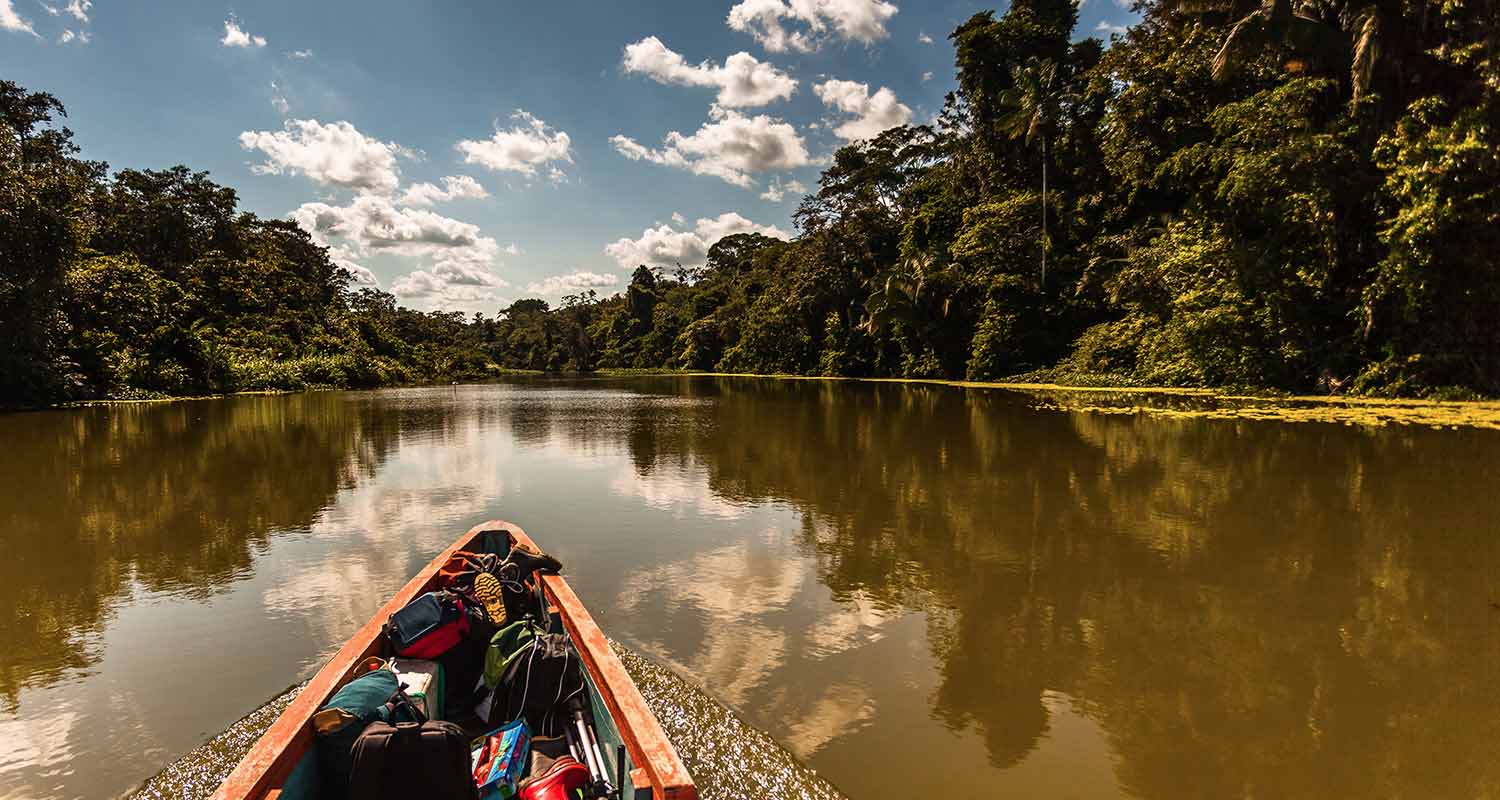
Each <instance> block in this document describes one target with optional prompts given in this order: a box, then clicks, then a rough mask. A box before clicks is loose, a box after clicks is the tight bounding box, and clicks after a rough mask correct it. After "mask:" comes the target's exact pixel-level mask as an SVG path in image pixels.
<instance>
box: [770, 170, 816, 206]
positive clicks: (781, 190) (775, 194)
mask: <svg viewBox="0 0 1500 800" xmlns="http://www.w3.org/2000/svg"><path fill="white" fill-rule="evenodd" d="M806 193H807V187H806V186H803V185H802V182H801V181H796V180H791V181H786V182H782V180H781V178H780V177H779V176H778V177H776V178H772V179H771V185H770V186H768V187H766V190H765V191H764V192H762V193H761V196H760V199H762V200H770V201H771V202H773V203H780V202H781V201H782V200H785V199H786V196H787V195H789V194H806Z"/></svg>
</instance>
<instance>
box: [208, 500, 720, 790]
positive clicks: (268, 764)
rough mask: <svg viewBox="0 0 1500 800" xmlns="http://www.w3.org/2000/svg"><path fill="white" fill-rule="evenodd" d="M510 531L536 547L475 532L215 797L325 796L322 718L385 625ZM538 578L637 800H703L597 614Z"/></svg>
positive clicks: (342, 660)
mask: <svg viewBox="0 0 1500 800" xmlns="http://www.w3.org/2000/svg"><path fill="white" fill-rule="evenodd" d="M501 532H503V533H508V534H509V535H510V536H511V537H512V538H513V539H514V540H515V542H516V543H518V544H520V545H523V546H526V545H530V546H532V547H535V543H534V542H532V540H531V538H530V537H529V536H527V535H526V532H525V531H523V530H521V528H520V527H519V526H517V525H513V524H511V523H508V522H504V521H500V520H491V521H489V522H484V523H481V524H479V525H475V526H474V527H473V528H471V529H469V531H468V532H467V533H465V534H464V535H463V536H462V537H460V538H459V539H458V541H456V542H454V543H453V545H452V546H451V547H449V548H448V549H446V550H444V551H443V552H442V553H439V554H438V556H437V557H436V558H434V559H433V560H432V562H431V563H429V564H428V565H427V566H426V567H423V568H422V570H421V571H420V572H418V573H417V575H416V576H415V577H413V578H412V579H411V581H410V582H408V583H407V584H406V586H404V587H402V588H401V590H400V591H398V592H397V593H396V594H395V596H393V597H392V598H391V599H390V601H389V602H387V603H386V604H385V605H384V606H382V607H381V609H380V610H379V611H377V612H376V613H375V616H374V617H373V618H372V619H371V620H370V621H369V622H366V623H365V624H364V626H363V627H361V628H360V629H359V630H358V631H356V632H355V634H354V636H352V637H351V638H350V639H349V641H348V642H347V643H345V644H344V646H343V647H342V648H340V649H339V651H338V653H336V654H334V656H333V658H331V659H329V661H328V663H327V664H325V665H324V666H323V668H322V669H320V670H319V671H318V674H317V675H315V676H313V678H312V680H310V681H308V683H307V685H306V686H305V687H304V688H303V689H302V691H301V692H300V693H299V694H298V695H297V697H296V699H294V700H293V701H292V702H291V704H290V705H288V706H287V708H286V710H285V711H283V712H282V713H281V716H280V717H279V718H278V719H277V720H276V722H275V723H273V724H272V725H271V727H270V729H269V730H267V731H266V733H265V734H264V735H263V736H261V738H260V740H259V741H258V742H256V744H255V746H254V747H252V748H251V750H250V752H249V753H248V754H247V755H246V756H245V758H244V759H243V760H241V761H240V764H239V766H237V767H236V768H235V769H234V771H233V772H232V773H230V775H229V777H228V778H227V779H225V781H224V783H223V784H222V785H221V786H220V787H219V788H218V790H217V791H215V792H214V795H213V797H214V800H301V799H302V798H305V797H317V796H318V795H317V793H316V784H317V781H316V780H315V779H313V778H312V777H311V776H312V773H313V772H314V771H315V768H316V760H317V759H316V758H314V757H313V755H314V754H313V747H314V744H315V736H314V733H313V727H312V716H313V714H314V713H315V712H316V711H317V710H318V709H319V708H320V707H322V706H323V704H325V703H326V702H327V701H328V699H329V698H330V697H332V696H333V694H334V692H336V691H338V689H339V687H341V686H343V685H344V683H346V682H347V681H348V680H349V679H350V678H352V677H353V675H354V672H355V670H356V669H357V668H358V667H359V665H360V664H361V663H363V662H364V660H365V659H366V658H368V657H370V656H378V655H381V654H382V653H383V652H384V644H385V642H384V634H383V630H382V629H383V627H384V624H385V622H386V620H387V619H389V618H390V616H391V614H393V613H395V612H397V611H399V610H400V609H402V608H403V607H405V606H406V604H407V603H410V602H411V601H412V600H414V599H415V598H417V597H418V596H420V595H422V594H424V593H425V592H428V591H432V590H434V589H436V588H438V587H437V586H436V581H437V572H438V570H439V569H440V568H441V567H442V566H443V565H444V564H446V563H447V562H448V559H449V557H450V556H452V555H453V554H454V553H456V552H458V551H460V550H470V549H481V548H480V547H478V546H477V545H478V544H479V543H480V542H481V541H483V539H484V537H485V535H486V534H496V533H501ZM538 577H539V579H540V583H541V589H542V592H543V596H544V599H545V601H546V606H547V611H548V612H549V615H550V616H551V620H550V621H549V622H550V623H551V624H552V625H553V626H554V627H559V626H560V627H561V628H562V629H563V630H565V631H566V632H567V633H568V635H569V636H570V637H571V638H572V640H573V644H574V646H575V647H576V649H577V650H578V653H579V656H580V658H581V660H582V661H583V664H584V667H585V672H586V677H587V678H588V683H589V686H590V689H591V692H592V694H593V697H592V700H593V701H594V705H595V717H596V719H597V720H598V722H599V725H598V727H599V729H600V730H599V737H600V739H601V742H600V744H601V745H602V746H603V748H604V750H605V751H606V756H607V760H609V761H610V765H609V766H610V768H611V771H613V770H614V769H615V768H616V766H615V764H614V763H613V762H614V758H615V756H614V751H615V750H616V747H615V746H614V745H616V744H618V745H623V746H624V752H625V755H626V772H627V775H628V777H627V782H628V784H629V785H630V787H631V788H632V789H634V797H635V798H636V800H648V799H651V800H696V798H697V796H698V793H697V790H696V788H695V787H694V786H693V782H692V779H691V778H690V777H689V776H688V773H687V769H686V768H685V767H684V766H683V764H682V760H681V759H680V758H679V757H678V755H677V751H676V749H675V748H674V747H673V746H672V743H671V742H670V741H669V740H668V739H667V737H666V734H665V733H663V732H662V729H661V725H660V724H659V723H658V722H657V720H656V717H655V716H654V715H652V713H651V710H650V709H649V708H648V707H647V706H646V701H645V698H643V697H642V696H641V693H640V690H639V689H637V688H636V685H635V682H634V681H632V680H631V678H630V675H629V674H628V673H626V671H625V667H624V665H623V664H621V663H620V659H619V657H618V656H616V655H615V652H614V650H613V649H611V647H610V645H609V640H608V639H607V638H606V637H605V636H604V632H603V631H601V630H600V629H599V626H598V625H597V624H595V623H594V619H593V617H592V616H591V615H590V614H589V612H588V609H587V608H585V607H584V605H583V603H582V602H581V601H580V600H579V599H578V595H577V594H575V593H574V592H573V589H572V587H570V586H569V585H568V582H567V581H566V580H565V579H564V578H563V577H562V576H561V575H541V576H538ZM600 712H605V713H602V714H601V713H600ZM606 723H608V724H606Z"/></svg>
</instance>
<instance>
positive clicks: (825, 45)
mask: <svg viewBox="0 0 1500 800" xmlns="http://www.w3.org/2000/svg"><path fill="white" fill-rule="evenodd" d="M990 8H997V7H996V6H995V5H994V4H992V3H976V2H967V1H966V0H926V1H925V2H917V0H679V1H677V2H658V3H632V2H623V1H622V0H604V1H603V2H601V1H600V0H592V1H591V2H577V1H575V0H550V1H549V2H521V1H520V0H494V1H492V2H484V3H458V2H438V3H433V2H400V3H397V2H387V0H364V2H359V3H353V2H342V0H336V1H334V2H321V3H307V2H281V1H276V2H260V3H255V4H253V5H248V4H237V5H220V4H215V3H204V2H187V1H186V0H160V2H153V3H149V4H147V3H135V4H127V3H121V2H117V0H97V2H88V0H0V78H5V79H8V80H13V81H16V82H18V83H20V84H21V85H22V86H25V87H26V88H28V89H31V90H42V91H48V92H52V93H53V94H55V95H57V96H58V97H59V98H60V99H61V100H62V101H63V102H64V103H65V104H66V105H67V108H68V112H69V120H68V124H69V125H70V126H71V127H72V128H73V129H74V131H75V132H76V135H77V141H78V142H79V144H80V145H81V146H82V147H83V149H84V154H85V156H87V157H89V158H95V159H100V160H103V161H107V162H109V164H110V165H111V166H113V167H116V168H120V167H137V168H160V167H167V166H171V165H174V164H179V163H180V164H186V165H188V166H190V167H192V168H194V169H202V170H208V171H209V172H210V173H211V174H212V176H213V178H214V179H215V180H217V181H218V182H220V183H223V184H226V185H229V186H232V187H234V188H235V189H237V190H238V191H239V195H240V199H241V203H242V205H243V206H244V207H245V208H247V209H248V210H251V211H254V212H256V213H259V214H261V215H264V216H274V217H291V218H293V219H296V220H298V221H299V222H300V223H301V224H302V225H303V226H304V227H307V228H308V229H309V230H310V231H312V232H313V233H314V235H315V236H316V237H317V238H318V239H319V240H320V241H321V242H323V243H326V244H328V245H330V246H331V247H333V248H334V253H335V257H336V258H337V259H339V260H340V261H341V262H342V263H345V264H346V265H348V266H350V268H351V269H352V270H354V271H356V272H357V273H358V274H359V275H360V276H361V279H362V280H366V281H374V282H376V283H378V285H379V286H380V287H381V288H383V289H385V290H387V291H392V292H394V293H396V294H397V296H398V297H399V298H400V299H401V301H402V302H403V303H405V304H407V305H411V306H413V307H417V308H424V309H430V308H444V309H456V310H465V311H476V310H477V311H484V312H486V313H494V312H495V311H496V310H497V309H498V308H500V307H501V306H502V305H503V304H505V303H507V302H509V301H510V300H514V299H517V298H520V297H524V296H536V295H540V296H543V297H546V298H547V299H549V300H553V301H555V300H556V299H557V298H558V297H559V296H560V295H562V294H565V293H571V292H573V291H576V290H578V289H581V288H596V289H598V290H599V291H600V292H601V293H610V292H612V291H615V290H617V289H618V288H620V287H621V286H623V282H624V281H625V280H628V275H629V272H630V270H631V269H632V268H633V267H634V266H635V264H637V263H641V262H646V263H652V264H656V265H660V266H666V267H669V266H671V265H673V264H676V263H679V262H680V263H684V264H694V263H700V262H701V260H702V256H703V252H704V250H705V248H706V247H707V245H709V244H712V242H713V241H714V240H715V239H717V238H718V237H719V236H721V235H724V234H727V233H735V232H742V231H747V230H758V231H762V232H766V233H769V234H771V235H780V236H790V235H791V234H792V233H793V232H794V227H793V225H792V221H791V214H792V212H793V211H794V210H795V208H796V205H797V202H798V200H799V199H800V198H801V196H802V194H803V192H804V191H805V190H806V189H807V188H809V187H813V186H815V185H816V183H817V177H818V173H819V170H820V164H822V163H824V162H825V161H826V159H827V158H828V157H829V155H830V154H832V152H833V151H834V150H836V149H837V148H838V147H839V146H841V145H843V144H845V143H847V142H848V141H850V140H853V139H857V138H860V137H862V136H868V135H870V134H871V133H873V132H875V131H878V130H880V129H882V128H884V127H886V126H889V125H891V124H900V123H901V122H904V121H907V120H911V121H915V122H925V121H928V120H929V119H931V118H932V116H933V115H934V114H936V113H937V111H938V110H940V108H941V106H942V102H943V96H944V94H945V93H947V92H948V91H950V90H951V89H952V88H953V51H952V47H951V45H950V43H949V42H948V41H947V35H948V34H949V33H950V32H951V31H952V30H953V28H954V27H956V26H957V25H958V24H959V23H961V22H962V21H963V20H965V19H967V18H968V17H969V16H970V15H972V14H973V13H975V12H976V11H981V10H985V9H990ZM997 10H1003V6H1000V7H998V8H997ZM1079 17H1080V22H1079V29H1078V32H1077V35H1078V36H1079V37H1080V38H1081V37H1083V36H1085V35H1098V36H1101V37H1103V38H1107V37H1108V30H1107V28H1106V27H1105V26H1119V25H1124V24H1127V23H1128V22H1129V21H1130V20H1131V18H1132V15H1131V14H1130V12H1128V11H1126V10H1124V9H1122V8H1121V7H1119V5H1117V4H1115V3H1112V2H1111V1H1110V0H1086V2H1085V4H1084V6H1083V8H1082V9H1081V11H1080V14H1079Z"/></svg>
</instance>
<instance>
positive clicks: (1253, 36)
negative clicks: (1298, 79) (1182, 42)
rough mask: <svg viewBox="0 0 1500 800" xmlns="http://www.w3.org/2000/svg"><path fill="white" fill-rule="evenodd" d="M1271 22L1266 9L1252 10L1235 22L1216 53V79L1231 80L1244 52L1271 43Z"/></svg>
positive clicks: (1214, 68) (1214, 73)
mask: <svg viewBox="0 0 1500 800" xmlns="http://www.w3.org/2000/svg"><path fill="white" fill-rule="evenodd" d="M1269 23H1270V20H1269V19H1268V16H1267V14H1266V12H1264V11H1252V12H1251V13H1249V14H1246V15H1245V16H1244V18H1242V19H1241V20H1240V21H1239V22H1236V23H1234V27H1233V28H1230V29H1229V35H1228V36H1226V37H1224V44H1223V45H1222V46H1221V47H1220V48H1219V52H1218V53H1217V54H1216V55H1214V60H1213V77H1214V80H1216V81H1226V80H1229V79H1230V78H1231V77H1233V76H1234V70H1235V68H1236V67H1238V66H1239V64H1238V61H1239V59H1240V56H1241V55H1242V54H1243V53H1245V52H1247V51H1250V50H1253V49H1257V48H1261V47H1264V46H1266V45H1267V44H1269V40H1270V36H1269V33H1270V28H1271V26H1270V24H1269Z"/></svg>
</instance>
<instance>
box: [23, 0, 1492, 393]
mask: <svg viewBox="0 0 1500 800" xmlns="http://www.w3.org/2000/svg"><path fill="white" fill-rule="evenodd" d="M1142 11H1143V13H1144V18H1143V19H1142V21H1141V22H1140V23H1139V24H1138V25H1136V26H1135V27H1133V28H1132V29H1131V30H1130V32H1129V33H1128V34H1127V35H1125V36H1124V37H1122V38H1119V39H1117V40H1116V41H1115V42H1114V44H1113V45H1112V46H1111V47H1109V48H1108V49H1107V50H1106V49H1105V47H1104V45H1103V43H1101V42H1100V41H1099V40H1097V39H1084V40H1081V41H1076V42H1075V41H1072V35H1073V31H1074V28H1075V26H1076V24H1077V7H1076V5H1075V4H1074V3H1073V1H1072V0H1016V2H1014V3H1013V4H1012V5H1011V7H1010V9H1009V10H1008V11H1006V12H1005V14H1004V15H1002V16H1000V17H998V18H997V17H996V16H995V15H994V14H992V13H984V14H979V15H976V16H975V17H973V18H972V19H970V20H969V21H967V22H966V23H964V24H963V25H962V26H960V27H959V28H958V29H957V30H956V31H954V32H953V34H952V36H951V37H950V38H951V40H952V42H953V45H954V49H955V55H956V68H957V83H958V86H959V89H958V91H957V92H955V93H953V94H951V95H950V96H949V98H948V102H947V103H946V105H945V108H944V110H943V113H942V115H941V117H940V118H939V119H938V120H937V121H936V123H935V124H933V125H931V126H910V127H902V128H896V129H892V130H890V131H887V132H886V133H884V134H883V135H881V136H880V137H878V138H876V139H874V140H871V141H867V142H862V143H858V144H854V145H850V146H847V147H844V148H843V149H841V150H839V151H838V153H837V154H835V156H834V158H833V162H832V164H831V166H829V168H828V169H827V170H826V171H825V172H824V173H823V176H822V178H821V181H820V185H819V187H818V189H817V190H816V191H815V192H814V193H812V194H810V195H808V196H807V197H806V198H805V199H804V201H803V202H802V205H801V207H800V208H799V209H798V211H797V214H796V219H797V222H798V225H799V229H800V235H799V236H798V238H797V239H796V240H795V241H792V242H781V241H778V240H775V239H770V238H766V237H763V236H759V235H755V234H745V235H736V236H730V237H727V238H725V239H723V240H721V241H720V242H718V243H717V244H716V245H715V246H714V247H713V248H712V249H711V251H710V252H709V255H708V259H707V264H706V265H704V266H701V267H688V268H678V269H677V270H675V271H673V272H672V273H671V274H663V273H662V272H661V271H660V270H654V269H649V268H646V267H642V268H640V269H637V270H636V271H635V274H634V275H633V277H632V280H631V283H630V285H629V287H628V288H627V289H626V291H625V292H623V293H621V294H617V295H614V296H612V297H607V298H599V297H598V296H596V295H595V294H593V293H592V292H590V293H587V294H585V295H578V296H572V297H568V298H564V300H563V302H562V304H561V305H560V306H559V307H557V308H550V307H549V306H548V304H547V303H545V302H544V301H542V300H536V299H527V300H521V301H518V302H516V303H514V304H512V305H511V306H510V307H508V308H505V309H501V310H499V313H498V314H497V316H495V317H493V318H490V317H484V316H481V315H475V316H474V317H473V318H466V317H464V316H463V315H461V314H457V313H426V314H424V313H419V312H415V311H412V310H409V309H405V308H401V307H399V306H398V305H396V302H395V298H393V297H392V296H391V295H389V294H385V293H383V292H379V291H376V290H373V289H359V290H357V291H356V290H354V289H352V288H351V287H350V285H349V276H348V274H347V273H346V272H344V271H343V270H342V269H340V268H339V267H337V266H336V265H335V264H334V263H333V262H332V261H331V260H330V258H329V256H328V254H327V252H326V251H325V250H324V249H323V248H320V247H318V246H317V245H316V244H315V243H313V242H312V240H311V239H310V238H309V237H308V235H307V234H306V233H304V232H303V231H301V230H300V229H299V228H297V227H296V226H295V225H293V224H292V223H290V222H286V221H280V220H263V219H259V218H257V217H255V216H254V215H251V214H244V213H238V212H237V211H236V208H235V206H236V198H235V195H234V192H233V191H232V190H230V189H227V188H224V187H220V186H217V185H215V184H213V183H212V182H210V181H209V180H208V179H207V178H206V176H204V175H203V174H201V173H193V172H191V171H189V170H188V169H186V168H183V167H178V168H176V169H172V170H167V171H162V172H153V171H135V170H124V171H121V172H118V173H115V174H114V175H113V176H112V177H111V176H109V175H108V174H107V170H106V167H105V166H104V165H103V164H99V163H97V162H90V161H84V160H80V159H79V158H78V153H77V148H75V147H74V146H73V145H72V143H71V140H70V136H71V134H70V133H69V132H68V131H67V130H66V129H65V128H61V127H59V126H57V125H56V124H55V123H56V118H58V117H60V116H61V115H62V106H61V105H60V104H59V103H58V102H57V101H56V100H55V99H53V98H52V97H50V96H48V95H45V94H28V93H26V92H25V91H24V90H22V89H21V88H20V87H18V86H16V85H15V84H12V83H8V82H0V117H3V120H4V123H5V124H4V126H3V127H0V400H4V401H11V402H42V401H48V400H58V399H69V398H86V397H105V396H130V395H133V394H153V393H156V394H194V393H205V392H217V391H228V390H243V389H256V388H297V387H300V386H306V385H335V386H360V385H377V384H385V383H391V382H398V381H411V380H423V379H435V378H444V379H446V378H450V377H451V378H473V377H481V376H484V375H487V374H491V373H492V372H493V371H494V370H495V369H496V368H499V367H504V368H521V369H536V370H548V371H561V370H578V371H589V370H595V369H600V368H640V369H663V368H666V369H691V370H715V371H725V372H754V373H791V374H823V375H842V376H904V377H942V378H968V379H973V380H992V379H999V378H1006V377H1013V376H1020V377H1023V378H1027V379H1034V380H1059V381H1064V382H1079V383H1113V384H1134V385H1140V384H1156V385H1168V386H1221V387H1222V386H1228V387H1244V388H1269V389H1282V390H1289V391H1319V392H1324V391H1328V392H1340V391H1348V392H1363V393H1380V394H1403V395H1441V396H1463V395H1472V394H1484V395H1497V394H1500V135H1497V129H1496V123H1497V122H1500V102H1497V97H1496V93H1497V90H1500V4H1496V3H1494V2H1484V3H1481V2H1478V1H1477V0H1474V1H1473V2H1471V1H1470V0H1456V1H1449V2H1443V3H1437V2H1428V1H1427V0H1415V4H1413V2H1410V1H1409V2H1405V3H1395V2H1388V1H1387V0H1376V1H1375V2H1363V3H1356V2H1353V0H1333V1H1331V2H1330V1H1329V0H1309V1H1308V2H1303V3H1300V4H1297V5H1293V4H1291V3H1288V2H1285V0H1268V2H1267V3H1265V4H1264V5H1256V4H1251V3H1247V2H1244V0H1234V1H1233V2H1223V1H1222V0H1207V1H1206V2H1204V1H1203V0H1195V2H1191V3H1188V2H1184V0H1167V1H1164V2H1155V3H1149V4H1146V5H1144V6H1143V7H1142Z"/></svg>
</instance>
